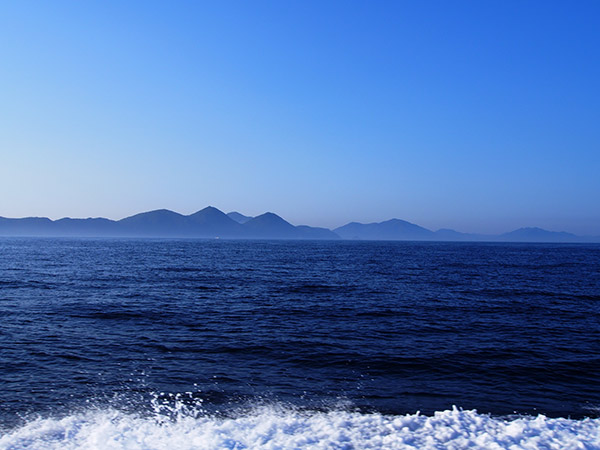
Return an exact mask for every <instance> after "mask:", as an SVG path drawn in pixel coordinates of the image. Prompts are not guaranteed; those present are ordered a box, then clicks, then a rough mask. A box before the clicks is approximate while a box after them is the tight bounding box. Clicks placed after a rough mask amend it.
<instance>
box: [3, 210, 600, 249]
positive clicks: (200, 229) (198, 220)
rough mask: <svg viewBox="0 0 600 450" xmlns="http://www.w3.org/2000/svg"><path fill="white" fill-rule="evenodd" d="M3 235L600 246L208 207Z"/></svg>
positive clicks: (35, 220) (34, 223)
mask: <svg viewBox="0 0 600 450" xmlns="http://www.w3.org/2000/svg"><path fill="white" fill-rule="evenodd" d="M0 236H15V237H17V236H31V237H35V236H40V237H43V236H45V237H153V238H210V239H214V238H221V239H317V240H318V239H320V240H339V239H350V240H392V241H484V242H600V236H577V235H575V234H571V233H567V232H564V231H561V232H555V231H548V230H544V229H541V228H536V227H532V228H519V229H518V230H514V231H511V232H507V233H504V234H499V235H486V234H469V233H461V232H458V231H455V230H450V229H440V230H437V231H432V230H429V229H427V228H424V227H421V226H419V225H415V224H413V223H410V222H407V221H405V220H400V219H391V220H387V221H384V222H378V223H368V224H363V223H358V222H351V223H348V224H346V225H344V226H341V227H339V228H335V229H333V230H330V229H327V228H319V227H310V226H307V225H298V226H296V225H292V224H291V223H289V222H287V221H286V220H284V219H283V218H281V217H280V216H278V215H277V214H274V213H271V212H267V213H264V214H261V215H259V216H256V217H250V216H245V215H243V214H241V213H239V212H236V211H234V212H230V213H228V214H225V213H224V212H222V211H220V210H218V209H217V208H214V207H212V206H208V207H206V208H204V209H201V210H200V211H198V212H196V213H194V214H190V215H187V216H186V215H183V214H179V213H176V212H173V211H170V210H167V209H159V210H155V211H148V212H143V213H140V214H136V215H133V216H130V217H126V218H124V219H121V220H110V219H105V218H102V217H98V218H87V219H72V218H67V217H66V218H62V219H58V220H50V219H48V218H46V217H26V218H19V219H13V218H5V217H0Z"/></svg>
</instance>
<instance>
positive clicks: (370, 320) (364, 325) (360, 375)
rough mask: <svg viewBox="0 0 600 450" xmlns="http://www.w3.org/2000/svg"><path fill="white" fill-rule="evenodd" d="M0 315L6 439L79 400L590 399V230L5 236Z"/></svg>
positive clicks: (498, 409) (421, 403)
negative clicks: (381, 236) (473, 236)
mask: <svg viewBox="0 0 600 450" xmlns="http://www.w3.org/2000/svg"><path fill="white" fill-rule="evenodd" d="M0 317H1V319H0V426H1V427H0V431H1V430H2V429H4V430H5V432H4V439H5V441H2V440H1V439H0V448H19V445H18V444H19V442H20V443H21V445H22V446H23V447H27V446H28V445H29V446H31V447H32V448H36V447H37V444H39V442H41V441H37V440H36V439H43V440H44V442H46V443H48V442H54V441H52V439H54V438H56V436H54V437H53V436H47V435H44V436H42V437H39V436H38V437H35V436H33V434H32V433H33V432H32V431H31V430H30V431H23V430H24V428H23V427H27V426H32V425H31V424H32V423H42V422H43V420H55V421H58V420H61V418H62V419H65V418H69V417H70V418H73V417H83V416H82V415H85V414H86V411H87V412H89V411H90V410H91V409H93V410H94V411H106V410H111V411H118V413H119V414H125V415H127V417H132V416H131V415H132V414H134V415H136V417H137V416H138V415H139V416H140V417H145V416H148V415H150V414H152V413H153V412H156V410H157V408H158V409H161V408H163V406H161V405H164V408H163V411H162V412H163V413H164V412H165V411H167V412H168V414H171V415H172V414H179V413H181V409H182V408H184V409H185V408H192V409H193V416H194V417H199V416H202V417H205V418H206V417H211V418H213V419H211V420H217V419H215V418H216V417H219V418H220V419H218V420H224V418H227V417H229V418H231V417H234V416H235V417H242V416H244V414H242V413H241V412H240V411H243V410H249V409H251V408H256V407H257V405H262V406H263V407H265V408H270V411H272V410H273V408H274V407H275V406H274V405H277V408H280V409H283V410H285V411H287V412H286V413H285V414H288V415H289V414H291V413H290V412H289V411H313V412H314V413H313V414H314V415H317V416H318V415H319V414H325V415H327V414H332V411H338V413H337V414H342V413H344V414H350V415H352V414H355V415H356V416H352V417H359V418H361V420H362V419H364V418H365V417H369V418H372V417H374V416H373V414H375V415H376V416H377V413H381V414H383V415H384V416H385V417H388V416H392V417H393V416H398V415H402V414H413V416H411V417H418V416H414V414H415V413H416V412H417V411H420V412H421V414H423V415H425V416H432V415H434V413H435V412H436V411H446V412H447V413H448V414H450V412H451V410H452V407H453V405H456V406H457V407H458V408H464V410H472V409H476V410H477V413H474V412H473V414H476V415H477V417H488V419H489V420H492V418H494V417H498V416H502V417H504V416H506V415H511V414H518V415H519V417H527V416H528V415H533V416H535V415H537V414H540V413H541V414H545V415H546V416H548V417H550V418H559V417H562V418H570V419H571V422H572V423H576V422H581V420H580V419H582V418H583V417H586V416H589V417H592V418H593V417H598V415H599V412H600V409H599V408H600V245H566V244H565V245H557V244H497V243H493V244H492V243H414V242H413V243H409V242H349V241H342V242H294V241H206V240H204V241H203V240H89V239H79V240H77V239H8V238H2V239H0ZM173 411H175V413H173ZM449 411H450V412H449ZM459 411H460V410H459ZM188 412H189V411H188ZM455 413H457V414H458V412H457V411H456V410H455ZM486 413H490V414H491V416H486V415H485V414H486ZM168 414H167V415H168ZM285 414H284V415H285ZM294 414H299V413H294ZM38 416H40V417H41V419H36V417H38ZM301 416H302V415H301ZM244 417H246V418H247V415H246V416H244ZM294 417H300V416H294ZM302 417H306V416H302ZM313 417H314V416H313ZM319 417H321V416H319ZM327 417H329V416H327ZM336 417H337V416H336ZM36 420H37V422H36ZM65 420H66V419H65ZM81 420H83V421H84V422H85V420H87V419H81ZM140 420H141V419H140ZM298 420H300V419H298ZM307 420H308V419H307ZM311 420H313V419H311ZM357 420H358V419H357ZM415 420H416V419H415ZM547 420H550V419H547ZM40 421H42V422H40ZM88 422H89V421H88ZM53 423H55V422H53ZM219 423H222V422H219ZM46 424H47V423H46ZM213 425H214V423H213ZM594 427H595V428H594V431H593V432H592V436H596V439H598V442H599V444H598V445H600V437H598V436H600V434H599V433H598V430H599V429H600V426H599V425H598V423H597V422H595V425H594ZM18 433H22V434H23V433H24V435H25V436H26V437H27V439H29V440H25V441H18V440H15V439H17V438H16V437H15V436H16V435H17V434H18ZM27 433H29V434H27ZM594 433H595V434H594ZM59 434H60V433H59ZM580 435H581V433H580ZM36 436H37V435H36ZM60 436H63V438H64V439H67V440H66V441H64V442H63V443H65V445H64V447H65V448H66V447H68V445H66V442H70V441H69V439H70V438H69V435H68V433H67V434H66V435H65V434H64V432H63V435H60ZM65 436H66V437H65ZM120 436H121V435H120ZM7 439H8V440H7ZM11 439H12V440H11ZM231 439H233V441H231V442H234V441H235V439H237V438H236V437H235V436H234V437H231ZM240 439H241V438H240ZM238 441H239V442H241V441H240V440H239V439H238ZM238 441H235V442H238ZM3 442H4V446H3ZM73 442H74V441H73ZM157 442H158V441H157ZM161 442H162V441H161ZM203 442H204V441H203ZM207 442H208V441H207ZM228 442H229V441H228ZM231 442H230V445H229V447H227V445H224V447H226V448H243V447H242V446H238V447H236V446H234V445H233V444H231ZM334 442H338V444H339V441H334ZM588 442H591V441H588ZM27 443H28V444H27ZM36 443H37V444H36ZM71 443H72V442H71ZM26 444H27V445H26ZM171 444H173V443H172V442H171ZM11 445H12V447H11ZM236 445H237V444H236ZM357 445H358V446H361V445H359V444H357ZM40 446H41V445H40ZM363 446H364V447H365V448H367V447H368V446H367V445H366V444H365V443H364V442H363ZM255 447H257V446H256V445H255ZM284 447H285V446H284ZM334 447H335V445H334V446H332V447H331V448H334ZM383 447H385V445H383ZM57 448H60V446H59V447H57ZM135 448H138V447H135ZM139 448H154V447H152V446H151V445H149V446H146V447H144V446H142V447H139ZM156 448H162V447H158V446H157V447H156ZM198 448H200V447H198ZM202 448H204V447H202ZM207 448H208V447H207ZM328 448H329V447H328ZM335 448H338V447H335ZM339 448H354V447H339ZM374 448H375V447H374ZM390 448H392V446H390ZM398 448H405V447H398ZM406 448H408V447H406ZM589 448H592V447H589ZM593 448H596V447H593Z"/></svg>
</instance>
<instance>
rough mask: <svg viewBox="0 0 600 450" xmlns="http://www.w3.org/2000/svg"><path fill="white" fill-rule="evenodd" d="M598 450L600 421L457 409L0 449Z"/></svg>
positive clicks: (150, 422)
mask: <svg viewBox="0 0 600 450" xmlns="http://www.w3.org/2000/svg"><path fill="white" fill-rule="evenodd" d="M99 448H102V449H156V450H161V449H173V448H177V449H202V450H204V449H206V450H208V449H235V450H240V449H274V448H312V449H354V448H356V449H439V448H448V449H465V448H478V449H502V448H512V449H517V448H556V449H559V448H560V449H582V448H585V449H600V419H584V420H571V419H563V418H558V419H552V418H547V417H545V416H543V415H539V416H537V417H518V418H513V419H510V420H504V419H500V418H494V417H490V416H488V415H484V414H478V413H477V412H476V411H463V410H460V409H457V408H454V409H452V410H447V411H440V412H436V413H435V414H434V415H432V416H423V415H420V414H418V413H417V414H410V415H405V416H386V415H381V414H362V413H358V412H348V411H329V412H302V411H295V410H290V409H280V408H277V407H274V406H273V407H262V408H259V409H257V410H254V411H252V412H249V413H246V414H243V415H240V416H238V417H229V418H226V417H215V416H210V415H197V414H192V415H190V414H186V413H180V414H177V415H176V417H174V418H172V417H171V418H169V417H167V416H165V415H162V414H157V415H156V416H153V417H142V416H139V415H134V414H127V413H123V412H120V411H118V410H115V409H106V410H102V411H92V410H89V411H86V412H83V413H77V414H73V415H69V416H67V417H64V418H61V419H55V418H46V419H41V418H40V419H36V420H33V421H30V422H28V423H27V424H25V425H23V426H21V427H18V428H15V429H12V430H8V431H6V432H3V433H2V434H1V435H0V449H6V450H8V449H67V450H68V449H99Z"/></svg>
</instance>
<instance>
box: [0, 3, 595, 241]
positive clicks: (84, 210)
mask: <svg viewBox="0 0 600 450" xmlns="http://www.w3.org/2000/svg"><path fill="white" fill-rule="evenodd" d="M598 17H600V5H599V4H598V3H596V2H579V3H577V4H572V3H567V2H529V3H526V4H525V3H522V2H486V3H476V2H457V3H452V4H449V3H444V2H427V3H419V4H408V3H406V4H400V3H396V2H381V3H375V4H373V3H366V2H365V3H360V2H328V3H323V2H298V3H292V2H287V3H276V2H254V3H251V4H250V3H244V2H229V3H227V4H210V3H205V4H194V3H184V2H174V3H170V4H164V3H159V2H144V3H134V2H132V3H127V4H121V3H118V2H106V3H102V4H90V3H85V4H78V3H74V2H61V1H59V2H53V3H52V4H49V3H43V2H14V3H4V4H2V5H1V6H0V56H1V57H2V60H3V62H4V64H3V65H2V68H1V69H0V81H1V82H2V83H3V86H5V89H4V92H3V96H2V104H1V105H2V106H0V115H1V116H0V117H1V120H0V146H1V148H2V162H1V163H0V191H1V192H2V193H3V196H2V201H1V202H0V216H4V217H26V216H47V217H50V218H52V219H58V218H61V217H89V216H102V217H108V218H111V219H121V218H123V217H126V216H130V215H132V214H135V213H138V212H140V211H148V210H153V209H160V208H168V209H171V210H174V211H178V212H181V213H183V214H190V213H193V212H195V211H196V210H198V209H199V208H201V207H204V206H205V205H208V204H212V205H215V206H216V207H217V208H219V209H220V210H223V211H234V210H235V211H239V212H241V213H243V214H246V215H249V216H256V215H259V214H261V213H263V212H265V211H274V212H276V213H277V214H279V215H281V216H282V217H285V218H286V219H287V220H289V221H290V222H292V223H294V224H307V225H311V226H324V227H328V228H335V227H339V226H341V225H344V224H345V223H347V222H349V221H359V222H363V223H368V222H380V221H384V220H387V219H390V218H394V217H395V218H400V219H404V220H408V221H410V222H413V223H418V224H419V225H422V226H424V227H427V228H429V229H432V230H436V229H439V228H442V227H446V228H453V229H456V230H459V231H462V232H473V233H501V232H506V231H507V230H512V229H516V228H520V227H526V226H539V227H542V228H545V229H549V230H554V231H562V230H565V231H569V232H572V233H576V234H581V235H600V211H599V210H598V207H597V199H598V198H600V177H598V171H599V169H600V164H599V163H600V156H599V153H598V149H599V148H600V145H599V144H600V130H599V128H598V126H597V119H598V117H600V89H599V84H598V81H597V80H598V79H600V62H599V60H598V58H597V48H598V47H599V44H600V31H599V30H600V27H598V25H599V24H598Z"/></svg>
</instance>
